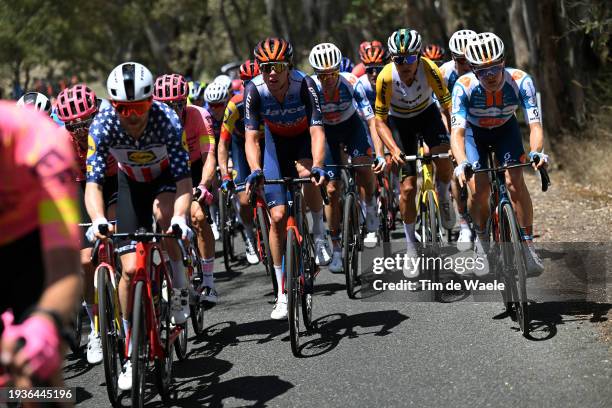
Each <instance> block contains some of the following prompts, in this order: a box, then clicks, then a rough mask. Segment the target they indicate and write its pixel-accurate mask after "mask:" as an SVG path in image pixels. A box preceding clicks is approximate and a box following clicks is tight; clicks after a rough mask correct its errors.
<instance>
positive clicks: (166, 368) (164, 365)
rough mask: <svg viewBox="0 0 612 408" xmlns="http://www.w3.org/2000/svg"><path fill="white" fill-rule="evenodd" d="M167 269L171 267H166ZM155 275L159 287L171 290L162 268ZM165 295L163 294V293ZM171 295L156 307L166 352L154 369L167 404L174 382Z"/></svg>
mask: <svg viewBox="0 0 612 408" xmlns="http://www.w3.org/2000/svg"><path fill="white" fill-rule="evenodd" d="M166 267H167V268H168V267H169V266H166ZM155 275H156V276H157V277H158V281H157V282H158V285H159V287H160V288H162V289H163V287H164V283H165V286H166V288H169V287H170V285H168V283H169V282H166V275H165V274H164V273H163V269H162V267H160V268H158V269H157V270H156V271H155ZM162 293H163V292H162ZM171 296H172V295H171V294H170V292H169V291H167V299H164V297H163V296H159V297H158V298H157V301H158V302H159V305H155V307H154V309H155V310H156V312H157V311H159V315H158V316H156V320H157V324H158V325H159V327H156V328H155V329H157V330H159V338H160V341H161V342H162V345H163V348H164V351H163V354H164V357H163V358H161V359H159V358H156V359H154V361H153V367H154V369H155V370H154V371H155V383H156V385H157V391H158V392H159V395H160V396H161V398H162V401H164V402H167V401H168V399H169V395H170V383H171V382H172V364H173V355H174V352H173V350H172V349H173V348H174V343H175V342H170V334H171V333H172V326H171V322H170V302H171V300H170V299H171Z"/></svg>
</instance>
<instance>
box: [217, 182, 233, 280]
mask: <svg viewBox="0 0 612 408" xmlns="http://www.w3.org/2000/svg"><path fill="white" fill-rule="evenodd" d="M229 201H230V196H229V194H228V193H227V192H226V191H221V195H220V196H219V222H220V228H221V242H222V243H223V263H224V265H225V270H226V271H228V272H229V271H230V270H231V269H232V267H231V261H232V259H234V240H233V237H232V233H233V231H232V230H231V224H232V219H231V217H232V211H231V203H230V202H229Z"/></svg>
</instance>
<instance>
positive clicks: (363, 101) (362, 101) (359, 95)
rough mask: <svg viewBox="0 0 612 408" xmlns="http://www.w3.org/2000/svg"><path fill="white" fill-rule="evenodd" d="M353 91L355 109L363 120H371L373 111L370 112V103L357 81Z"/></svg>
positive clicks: (361, 85)
mask: <svg viewBox="0 0 612 408" xmlns="http://www.w3.org/2000/svg"><path fill="white" fill-rule="evenodd" d="M353 89H354V93H353V98H354V99H355V102H357V108H358V109H359V111H360V112H361V114H362V116H363V118H364V119H365V120H370V119H372V118H373V117H374V111H373V110H372V105H370V101H369V100H368V97H367V95H366V92H365V89H364V88H363V84H362V83H361V82H360V81H357V82H356V83H355V85H354V87H353Z"/></svg>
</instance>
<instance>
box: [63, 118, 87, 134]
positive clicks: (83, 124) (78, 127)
mask: <svg viewBox="0 0 612 408" xmlns="http://www.w3.org/2000/svg"><path fill="white" fill-rule="evenodd" d="M93 119H94V118H93V116H92V117H90V118H89V119H85V120H80V121H78V122H66V123H64V126H65V127H66V130H67V131H69V132H70V133H77V132H79V131H82V130H88V129H89V126H91V122H93Z"/></svg>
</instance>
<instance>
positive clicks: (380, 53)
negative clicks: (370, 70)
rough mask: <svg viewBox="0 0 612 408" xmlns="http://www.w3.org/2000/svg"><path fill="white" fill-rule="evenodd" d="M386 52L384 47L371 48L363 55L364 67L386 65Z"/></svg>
mask: <svg viewBox="0 0 612 408" xmlns="http://www.w3.org/2000/svg"><path fill="white" fill-rule="evenodd" d="M385 54H386V52H385V49H384V48H383V47H382V46H371V47H369V48H368V49H366V50H365V51H364V52H363V53H361V55H360V57H361V62H363V64H364V65H382V64H384V63H385V59H386V55H385Z"/></svg>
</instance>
